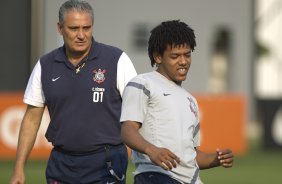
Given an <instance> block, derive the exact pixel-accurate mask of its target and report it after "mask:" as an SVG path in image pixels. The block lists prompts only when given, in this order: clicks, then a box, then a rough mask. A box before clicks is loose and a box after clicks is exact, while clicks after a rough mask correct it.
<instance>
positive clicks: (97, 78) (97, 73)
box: [93, 68, 106, 84]
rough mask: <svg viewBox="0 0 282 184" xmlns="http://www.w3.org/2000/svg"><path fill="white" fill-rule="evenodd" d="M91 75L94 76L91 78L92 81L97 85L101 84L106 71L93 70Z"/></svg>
mask: <svg viewBox="0 0 282 184" xmlns="http://www.w3.org/2000/svg"><path fill="white" fill-rule="evenodd" d="M93 73H94V74H95V75H94V77H93V80H94V81H95V82H97V83H98V84H100V83H102V82H104V81H105V79H106V78H105V73H106V70H101V69H100V68H99V69H98V71H97V70H93Z"/></svg>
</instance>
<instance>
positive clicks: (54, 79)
mask: <svg viewBox="0 0 282 184" xmlns="http://www.w3.org/2000/svg"><path fill="white" fill-rule="evenodd" d="M59 78H61V76H59V77H56V78H52V82H55V81H56V80H58V79H59Z"/></svg>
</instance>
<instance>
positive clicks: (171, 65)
mask: <svg viewBox="0 0 282 184" xmlns="http://www.w3.org/2000/svg"><path fill="white" fill-rule="evenodd" d="M191 52H192V51H191V48H190V46H188V45H187V44H185V45H179V46H174V45H173V46H172V47H171V46H167V48H166V50H165V51H164V53H163V55H162V56H161V55H156V56H155V57H154V58H155V61H156V63H157V64H158V69H157V71H158V72H159V73H161V74H162V75H164V76H165V77H166V78H167V79H168V80H171V81H173V82H175V83H176V84H178V85H180V84H181V83H182V81H184V80H185V79H186V76H187V73H188V70H189V68H190V65H191V61H192V60H191Z"/></svg>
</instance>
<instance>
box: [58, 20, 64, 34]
mask: <svg viewBox="0 0 282 184" xmlns="http://www.w3.org/2000/svg"><path fill="white" fill-rule="evenodd" d="M62 26H63V25H62V24H60V23H59V22H58V23H57V30H58V33H59V34H60V35H62Z"/></svg>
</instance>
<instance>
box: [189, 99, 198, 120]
mask: <svg viewBox="0 0 282 184" xmlns="http://www.w3.org/2000/svg"><path fill="white" fill-rule="evenodd" d="M187 99H188V100H189V102H190V110H191V112H192V113H194V115H195V117H196V118H197V117H198V109H197V106H196V104H195V102H194V101H193V99H192V98H191V97H187Z"/></svg>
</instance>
